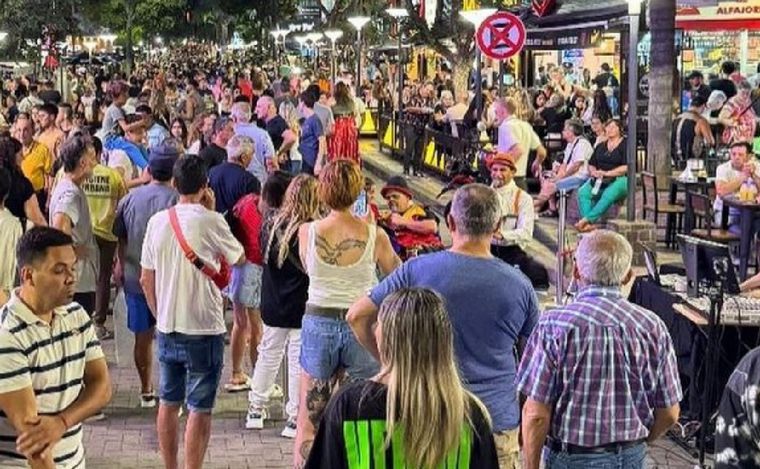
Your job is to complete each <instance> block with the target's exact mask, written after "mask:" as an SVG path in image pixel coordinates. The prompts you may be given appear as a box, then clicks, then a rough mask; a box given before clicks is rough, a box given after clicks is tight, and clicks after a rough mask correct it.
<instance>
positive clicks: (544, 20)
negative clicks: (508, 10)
mask: <svg viewBox="0 0 760 469" xmlns="http://www.w3.org/2000/svg"><path fill="white" fill-rule="evenodd" d="M557 3H558V5H557V9H556V10H555V11H554V13H552V14H550V15H547V16H544V17H541V18H539V17H535V16H531V17H529V18H528V19H527V20H526V21H525V26H526V28H527V29H534V28H535V29H538V28H550V27H555V26H557V27H562V26H565V27H575V25H578V24H579V23H590V22H595V21H610V20H618V19H623V20H624V21H627V18H628V2H627V0H607V1H600V0H559V1H558V2H557Z"/></svg>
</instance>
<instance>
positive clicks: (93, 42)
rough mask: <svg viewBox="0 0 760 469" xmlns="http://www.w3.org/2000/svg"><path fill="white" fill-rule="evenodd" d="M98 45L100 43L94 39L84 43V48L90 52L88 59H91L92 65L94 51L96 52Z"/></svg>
mask: <svg viewBox="0 0 760 469" xmlns="http://www.w3.org/2000/svg"><path fill="white" fill-rule="evenodd" d="M97 45H98V42H97V41H96V40H94V39H88V40H86V41H84V46H85V47H86V48H87V51H88V52H89V54H88V56H87V57H88V59H89V62H90V65H92V51H93V50H95V47H96V46H97Z"/></svg>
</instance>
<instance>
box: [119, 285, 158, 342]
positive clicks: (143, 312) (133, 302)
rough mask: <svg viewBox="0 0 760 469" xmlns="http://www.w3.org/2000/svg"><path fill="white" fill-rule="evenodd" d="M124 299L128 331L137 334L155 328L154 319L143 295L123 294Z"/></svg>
mask: <svg viewBox="0 0 760 469" xmlns="http://www.w3.org/2000/svg"><path fill="white" fill-rule="evenodd" d="M124 299H125V300H126V302H127V327H128V328H129V330H130V331H132V332H134V333H135V334H138V333H140V332H145V331H148V330H150V329H151V328H153V327H155V325H156V318H155V317H154V316H153V313H151V312H150V308H149V307H148V300H147V299H146V298H145V295H141V294H139V293H127V292H124Z"/></svg>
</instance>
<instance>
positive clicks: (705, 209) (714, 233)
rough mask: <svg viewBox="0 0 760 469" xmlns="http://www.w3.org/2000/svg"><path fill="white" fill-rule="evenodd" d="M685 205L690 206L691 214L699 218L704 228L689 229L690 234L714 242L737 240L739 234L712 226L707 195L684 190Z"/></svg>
mask: <svg viewBox="0 0 760 469" xmlns="http://www.w3.org/2000/svg"><path fill="white" fill-rule="evenodd" d="M686 199H687V200H686V205H687V206H688V207H690V208H691V211H692V216H693V217H695V218H697V219H699V220H701V221H702V224H703V226H704V228H695V229H693V230H691V233H690V234H691V235H692V236H694V237H696V238H701V239H705V240H707V241H712V242H714V243H721V244H731V243H738V242H739V239H740V238H739V235H737V234H734V233H731V232H730V231H728V230H724V229H721V228H713V227H712V222H713V209H712V200H711V199H710V197H709V196H707V195H704V194H698V193H696V192H691V191H687V192H686Z"/></svg>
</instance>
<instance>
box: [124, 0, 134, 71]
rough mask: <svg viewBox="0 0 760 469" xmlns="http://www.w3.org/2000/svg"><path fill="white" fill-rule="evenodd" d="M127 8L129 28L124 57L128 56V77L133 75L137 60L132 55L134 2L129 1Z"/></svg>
mask: <svg viewBox="0 0 760 469" xmlns="http://www.w3.org/2000/svg"><path fill="white" fill-rule="evenodd" d="M124 6H125V7H126V10H127V11H126V13H127V27H126V42H127V44H126V47H125V51H124V55H125V56H126V59H127V60H126V62H127V75H130V74H131V73H132V69H133V68H134V66H135V58H134V55H133V54H132V42H133V38H132V33H133V28H134V19H135V3H134V1H132V0H127V1H126V2H125V4H124Z"/></svg>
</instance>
